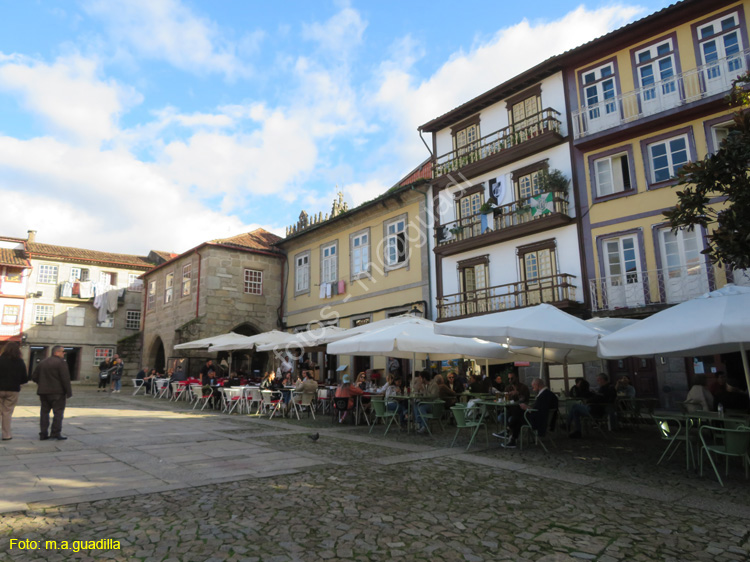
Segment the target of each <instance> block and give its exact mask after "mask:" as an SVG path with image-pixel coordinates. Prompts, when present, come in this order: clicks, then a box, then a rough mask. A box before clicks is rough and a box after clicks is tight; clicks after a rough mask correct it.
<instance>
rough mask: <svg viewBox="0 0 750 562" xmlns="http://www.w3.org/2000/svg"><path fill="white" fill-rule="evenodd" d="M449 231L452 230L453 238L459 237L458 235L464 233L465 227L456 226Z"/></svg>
mask: <svg viewBox="0 0 750 562" xmlns="http://www.w3.org/2000/svg"><path fill="white" fill-rule="evenodd" d="M449 230H450V233H451V234H452V235H453V236H455V237H458V235H459V234H461V233H462V232H463V230H464V227H463V226H454V227H451V228H450V229H449Z"/></svg>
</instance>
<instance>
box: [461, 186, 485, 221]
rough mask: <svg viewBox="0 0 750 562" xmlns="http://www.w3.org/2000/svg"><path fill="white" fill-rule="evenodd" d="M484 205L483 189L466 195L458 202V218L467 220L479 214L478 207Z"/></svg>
mask: <svg viewBox="0 0 750 562" xmlns="http://www.w3.org/2000/svg"><path fill="white" fill-rule="evenodd" d="M482 203H484V189H483V188H482V189H481V190H480V191H477V192H475V193H471V194H468V195H466V196H464V197H461V198H460V199H459V200H458V218H459V219H467V218H469V217H473V216H474V215H476V214H477V213H479V207H481V206H482Z"/></svg>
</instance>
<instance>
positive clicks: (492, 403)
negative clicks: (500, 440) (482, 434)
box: [472, 400, 519, 442]
mask: <svg viewBox="0 0 750 562" xmlns="http://www.w3.org/2000/svg"><path fill="white" fill-rule="evenodd" d="M518 404H519V403H517V402H515V401H507V402H506V401H504V400H478V401H476V402H475V405H478V406H480V407H481V412H482V414H481V415H480V416H479V424H478V425H477V427H475V428H474V435H472V439H473V438H474V437H475V436H476V433H477V432H478V431H479V428H480V427H481V425H482V423H483V422H484V419H485V418H486V417H487V413H488V412H489V411H490V410H493V411H494V412H495V414H497V410H498V409H500V408H502V409H503V417H504V418H505V427H506V436H505V440H506V442H507V441H509V440H510V437H511V436H510V431H508V429H507V428H508V408H509V407H510V406H517V405H518ZM495 423H496V424H497V426H498V427H499V422H498V421H497V415H495Z"/></svg>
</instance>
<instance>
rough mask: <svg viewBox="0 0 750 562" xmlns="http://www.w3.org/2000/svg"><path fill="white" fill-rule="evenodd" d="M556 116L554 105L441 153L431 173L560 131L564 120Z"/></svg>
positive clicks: (442, 172) (441, 172)
mask: <svg viewBox="0 0 750 562" xmlns="http://www.w3.org/2000/svg"><path fill="white" fill-rule="evenodd" d="M556 115H560V112H559V111H556V110H554V109H552V108H547V109H543V110H542V111H540V112H539V113H535V114H534V115H531V116H529V117H527V118H526V119H525V120H524V121H523V123H522V124H521V125H511V126H508V127H503V128H502V129H500V130H498V131H495V132H494V133H490V134H489V135H487V136H484V137H482V138H480V139H479V140H476V141H474V142H472V143H470V144H467V145H466V146H462V147H461V148H459V149H457V150H452V151H450V152H448V153H446V154H443V155H442V156H438V157H437V159H436V162H435V167H434V168H433V170H432V176H433V177H434V178H437V177H440V176H444V175H445V174H449V173H451V172H456V171H458V170H459V169H460V168H463V167H464V166H466V165H467V164H472V163H474V162H478V161H480V160H482V159H484V158H487V157H488V156H492V155H493V154H498V153H500V152H503V151H504V150H508V149H509V148H512V147H514V146H517V145H520V144H523V143H525V142H528V141H530V140H532V139H533V138H535V137H538V136H541V135H543V134H545V133H548V132H550V131H553V132H555V133H558V134H560V127H561V123H560V120H559V119H557V117H555V116H556Z"/></svg>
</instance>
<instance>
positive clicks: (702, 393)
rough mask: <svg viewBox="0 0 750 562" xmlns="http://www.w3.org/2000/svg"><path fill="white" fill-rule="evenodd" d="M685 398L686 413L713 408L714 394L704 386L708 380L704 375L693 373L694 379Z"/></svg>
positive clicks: (706, 410) (707, 410)
mask: <svg viewBox="0 0 750 562" xmlns="http://www.w3.org/2000/svg"><path fill="white" fill-rule="evenodd" d="M694 383H695V384H693V386H692V387H690V391H689V392H688V394H687V398H686V399H685V410H686V411H687V412H688V413H692V412H697V411H699V410H700V411H703V412H710V411H711V410H713V409H714V396H713V394H711V393H710V392H709V391H708V388H706V384H707V383H708V380H707V379H706V375H702V374H698V375H695V380H694Z"/></svg>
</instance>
